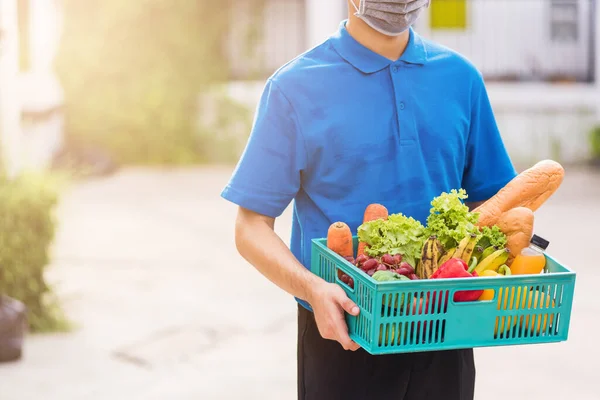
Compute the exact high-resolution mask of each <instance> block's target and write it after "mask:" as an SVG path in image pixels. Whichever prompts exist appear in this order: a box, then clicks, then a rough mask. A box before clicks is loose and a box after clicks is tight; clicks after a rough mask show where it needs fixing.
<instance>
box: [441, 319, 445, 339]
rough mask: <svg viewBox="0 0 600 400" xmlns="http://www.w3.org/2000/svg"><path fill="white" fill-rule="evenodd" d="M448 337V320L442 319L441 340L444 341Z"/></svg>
mask: <svg viewBox="0 0 600 400" xmlns="http://www.w3.org/2000/svg"><path fill="white" fill-rule="evenodd" d="M445 338H446V320H442V329H441V334H440V342H441V343H444V339H445Z"/></svg>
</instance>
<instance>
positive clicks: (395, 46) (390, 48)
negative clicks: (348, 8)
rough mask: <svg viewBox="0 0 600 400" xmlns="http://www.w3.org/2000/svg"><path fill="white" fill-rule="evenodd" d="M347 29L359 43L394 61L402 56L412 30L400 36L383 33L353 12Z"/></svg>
mask: <svg viewBox="0 0 600 400" xmlns="http://www.w3.org/2000/svg"><path fill="white" fill-rule="evenodd" d="M346 29H347V30H348V33H349V34H350V36H352V37H353V38H354V39H355V40H356V41H357V42H358V43H360V44H362V45H363V46H365V47H366V48H368V49H369V50H371V51H373V52H375V53H377V54H379V55H382V56H384V57H386V58H388V59H390V60H392V61H396V60H397V59H399V58H400V56H402V53H404V50H405V49H406V46H407V45H408V39H409V37H410V32H409V31H408V30H406V31H405V32H403V33H402V34H401V35H399V36H387V35H383V34H381V33H379V32H377V31H376V30H374V29H373V28H371V27H370V26H369V25H367V24H366V23H365V22H364V21H363V20H361V19H360V18H358V17H356V16H355V15H354V14H353V13H350V15H349V17H348V22H347V24H346Z"/></svg>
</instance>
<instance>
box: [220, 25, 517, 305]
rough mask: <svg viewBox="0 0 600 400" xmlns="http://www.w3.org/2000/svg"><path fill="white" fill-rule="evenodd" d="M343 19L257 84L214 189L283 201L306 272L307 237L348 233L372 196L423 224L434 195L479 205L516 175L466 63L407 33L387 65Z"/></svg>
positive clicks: (256, 204)
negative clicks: (224, 178) (258, 91)
mask: <svg viewBox="0 0 600 400" xmlns="http://www.w3.org/2000/svg"><path fill="white" fill-rule="evenodd" d="M345 22H346V21H344V22H342V23H341V24H340V27H339V30H338V31H337V32H336V33H335V34H333V35H332V36H331V37H330V38H329V39H328V40H326V41H325V42H323V43H322V44H321V45H319V46H317V47H315V48H313V49H311V50H309V51H307V52H306V53H304V54H302V55H300V56H298V57H297V58H295V59H294V60H292V61H290V62H289V63H287V64H286V65H284V66H283V67H282V68H280V69H279V70H278V71H276V72H275V73H274V74H273V75H272V76H271V77H270V78H269V79H268V80H267V82H266V86H265V88H264V92H263V94H262V97H261V99H260V103H259V106H258V109H257V112H256V116H255V120H254V124H253V127H252V131H251V134H250V138H249V140H248V143H247V147H246V149H245V151H244V153H243V155H242V157H241V159H240V161H239V163H238V165H237V167H236V169H235V171H234V173H233V176H232V177H231V180H230V181H229V183H228V184H227V186H226V187H225V189H224V190H223V192H222V196H223V197H224V198H225V199H227V200H229V201H231V202H233V203H235V204H238V205H240V206H242V207H245V208H247V209H250V210H253V211H255V212H257V213H260V214H263V215H266V216H269V217H273V218H275V217H278V216H280V215H281V213H282V212H283V211H284V210H285V209H286V208H287V206H288V205H289V204H290V203H291V202H292V201H294V207H293V221H292V234H291V246H290V247H291V251H292V253H293V254H294V255H295V256H296V258H297V259H298V260H299V261H300V262H301V263H302V264H303V265H304V266H305V267H306V268H310V258H311V257H310V254H311V240H312V239H313V238H322V237H325V236H326V235H327V230H328V228H329V226H330V225H331V224H332V223H333V222H336V221H344V222H346V223H347V224H348V225H349V226H350V228H351V229H352V231H353V233H354V234H356V229H357V227H358V226H359V225H360V224H361V223H362V218H363V213H364V211H365V208H366V207H367V206H368V205H369V204H371V203H380V204H383V205H385V206H386V207H387V209H388V210H389V212H390V213H398V212H401V213H404V214H405V215H408V216H412V217H414V218H416V219H418V220H420V221H421V222H422V223H424V224H425V222H426V218H427V215H428V214H429V211H430V208H431V205H430V202H431V200H432V199H433V198H434V197H436V196H438V195H440V194H441V193H442V192H444V191H446V192H447V191H449V190H451V189H455V188H456V189H458V188H464V189H465V190H466V191H467V193H468V195H469V199H468V201H474V202H475V201H481V200H486V199H488V198H490V197H491V196H493V195H494V194H495V193H496V192H497V191H498V190H499V189H501V188H502V187H503V186H504V185H505V184H506V183H508V182H509V181H510V180H511V179H512V178H514V177H515V175H516V172H515V169H514V168H513V165H512V163H511V161H510V158H509V156H508V154H507V151H506V149H505V147H504V145H503V142H502V138H501V136H500V133H499V131H498V127H497V125H496V121H495V119H494V115H493V112H492V108H491V106H490V102H489V99H488V96H487V93H486V89H485V86H484V81H483V79H482V76H481V74H480V73H479V72H478V71H477V69H476V68H475V67H474V66H473V65H472V64H471V63H470V62H469V61H468V60H466V59H465V58H464V57H462V56H460V55H459V54H457V53H455V52H453V51H452V50H450V49H447V48H445V47H442V46H440V45H438V44H435V43H432V42H430V41H427V40H425V39H423V38H421V37H420V36H419V35H418V34H417V33H416V32H414V31H413V30H412V29H411V30H410V39H409V43H408V46H407V48H406V50H405V51H404V53H403V55H402V56H401V57H400V59H398V60H397V61H392V60H389V59H387V58H385V57H383V56H381V55H378V54H377V53H375V52H373V51H371V50H369V49H367V48H366V47H364V46H362V45H361V44H360V43H358V42H357V41H356V40H355V39H354V38H353V37H352V36H350V34H349V33H348V31H347V30H346V24H345ZM300 303H301V304H303V305H304V306H307V304H306V303H305V302H303V301H300Z"/></svg>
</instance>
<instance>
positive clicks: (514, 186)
mask: <svg viewBox="0 0 600 400" xmlns="http://www.w3.org/2000/svg"><path fill="white" fill-rule="evenodd" d="M564 175H565V171H564V169H563V167H562V166H561V165H560V164H559V163H557V162H556V161H552V160H544V161H540V162H538V163H537V164H535V165H534V166H533V167H531V168H529V169H527V170H525V171H523V172H521V173H520V174H519V175H517V176H516V177H515V178H514V179H513V180H512V181H510V182H509V183H508V184H507V185H506V186H505V187H503V188H502V189H501V190H500V191H499V192H498V193H497V194H496V195H495V196H493V197H492V198H491V199H489V200H488V201H486V202H485V203H483V204H482V205H481V206H479V207H477V208H476V209H475V210H473V211H474V212H478V213H479V225H480V226H492V225H495V224H496V221H498V219H499V218H500V216H501V215H502V214H503V213H505V212H507V211H508V210H511V209H513V208H517V207H527V208H528V209H530V210H531V211H536V210H537V209H538V208H540V207H541V206H542V204H544V202H545V201H546V200H548V198H549V197H550V196H552V195H553V194H554V192H556V190H557V189H558V187H559V186H560V185H561V183H562V181H563V178H564Z"/></svg>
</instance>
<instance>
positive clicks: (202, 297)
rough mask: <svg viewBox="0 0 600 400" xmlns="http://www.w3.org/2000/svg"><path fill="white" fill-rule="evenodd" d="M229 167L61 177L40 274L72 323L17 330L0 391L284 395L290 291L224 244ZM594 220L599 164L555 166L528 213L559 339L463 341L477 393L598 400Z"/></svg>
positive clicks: (24, 394)
mask: <svg viewBox="0 0 600 400" xmlns="http://www.w3.org/2000/svg"><path fill="white" fill-rule="evenodd" d="M230 171H231V169H230V168H208V169H192V170H184V171H181V170H175V171H163V170H160V171H158V170H149V169H131V170H126V171H123V172H121V173H120V174H118V175H116V176H114V177H111V178H109V179H106V180H96V181H90V182H86V183H80V184H78V185H77V186H75V187H73V188H72V189H71V191H70V192H69V193H68V195H66V196H65V198H64V201H63V202H62V205H61V209H60V216H61V227H60V231H59V234H58V237H57V241H56V245H55V250H54V263H53V265H52V266H51V269H50V271H49V274H48V276H49V279H50V280H51V281H52V282H53V283H54V284H55V286H56V288H57V290H58V291H59V293H60V295H61V297H62V298H63V303H64V305H65V307H66V309H67V311H68V313H69V315H70V317H71V318H72V319H73V320H74V321H75V322H76V323H77V324H78V328H77V330H76V331H75V332H73V333H70V334H66V335H48V336H32V337H29V339H28V341H27V347H26V355H25V358H24V360H23V361H21V362H19V363H16V364H8V365H3V366H0V399H1V400H30V399H31V400H37V399H44V400H67V399H68V400H70V399H84V398H85V399H87V400H95V399H103V400H104V399H111V400H121V399H123V400H125V399H127V400H131V399H143V400H154V399H156V400H158V399H160V400H166V399H169V400H171V399H173V400H187V399H203V400H209V399H210V400H212V399H215V400H217V399H218V400H227V399H240V398H244V399H256V400H267V399H277V400H282V399H293V398H295V397H294V396H295V373H296V370H295V303H294V301H293V300H292V299H291V298H290V297H289V296H287V295H286V294H284V293H282V292H281V291H280V290H279V289H277V288H275V287H274V286H272V285H271V284H270V283H268V282H267V281H266V280H265V279H264V278H262V277H261V276H260V275H259V274H258V273H257V272H255V270H254V269H253V268H252V267H250V266H249V265H247V264H246V263H245V262H244V261H243V260H242V259H241V258H240V257H239V256H238V255H237V254H236V251H235V246H234V244H233V230H232V229H233V222H234V218H235V207H234V206H232V205H229V204H228V203H226V202H225V201H223V200H221V199H220V198H219V196H218V194H219V191H220V189H221V188H222V186H223V185H224V184H225V182H226V181H227V178H228V176H229V173H230ZM599 225H600V175H593V174H591V173H586V172H582V171H572V172H569V174H568V178H567V180H566V182H565V184H564V186H563V187H562V188H561V191H560V192H559V193H558V194H557V195H556V196H555V197H553V198H552V199H551V200H550V201H549V202H548V203H547V204H546V205H545V206H544V207H543V209H542V210H540V211H539V212H538V213H537V220H536V232H538V233H539V234H541V235H543V236H544V237H547V238H548V239H550V240H551V247H550V252H551V254H553V255H554V256H555V257H557V258H558V259H560V260H562V261H563V262H566V263H568V264H569V265H571V266H572V267H574V268H575V269H576V270H577V272H578V281H577V291H576V301H575V307H574V311H573V316H572V328H571V336H570V338H569V341H568V342H567V343H562V344H555V345H543V346H523V347H508V348H496V349H479V350H477V351H476V357H477V363H478V381H477V399H481V400H496V399H498V400H500V399H502V400H504V399H507V398H510V399H514V400H520V399H524V400H525V399H527V400H531V399H564V398H573V399H577V400H588V399H589V400H592V399H599V398H600V395H598V393H599V391H598V386H597V382H596V380H597V379H598V378H600V372H599V371H600V347H599V346H598V345H597V342H598V340H597V336H598V332H600V323H599V322H598V315H600V294H599V293H600V289H599V288H596V285H597V284H598V282H600V268H599V266H598V265H597V259H596V255H597V252H598V249H599V248H600V246H599V245H598V243H597V242H598V232H597V229H598V228H597V227H598V226H599ZM289 229H290V212H289V210H287V211H286V213H285V215H284V217H283V218H282V219H281V221H278V223H277V230H278V232H279V233H280V234H281V235H283V237H284V239H285V240H286V241H287V238H288V235H289ZM594 393H596V394H594Z"/></svg>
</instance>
